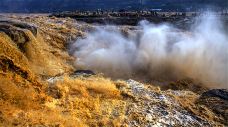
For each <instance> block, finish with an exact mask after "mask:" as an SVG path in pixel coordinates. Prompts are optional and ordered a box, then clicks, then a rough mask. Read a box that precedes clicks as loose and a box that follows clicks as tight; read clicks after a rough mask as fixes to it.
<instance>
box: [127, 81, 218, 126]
mask: <svg viewBox="0 0 228 127" xmlns="http://www.w3.org/2000/svg"><path fill="white" fill-rule="evenodd" d="M126 83H127V85H126V88H125V89H123V92H124V93H125V94H128V95H132V96H133V97H134V98H135V99H134V100H131V101H130V102H128V103H129V107H128V110H127V113H126V114H127V117H128V118H129V119H128V125H129V126H145V127H148V126H208V127H210V126H215V125H216V123H214V122H212V121H209V120H207V119H204V118H202V117H200V116H197V115H196V114H193V113H192V112H191V111H189V110H186V109H185V108H184V107H183V106H182V105H181V104H180V103H179V102H178V101H177V100H176V99H175V98H174V97H173V96H171V95H170V94H168V92H166V91H155V90H151V89H149V88H148V86H147V85H145V84H142V83H139V82H137V81H134V80H128V81H126ZM175 92H176V93H178V95H179V96H185V95H184V92H181V91H175ZM191 93H192V92H190V91H189V94H191ZM132 101H133V102H132Z"/></svg>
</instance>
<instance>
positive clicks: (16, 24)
mask: <svg viewBox="0 0 228 127" xmlns="http://www.w3.org/2000/svg"><path fill="white" fill-rule="evenodd" d="M0 24H10V25H12V26H14V27H18V28H21V29H27V30H30V31H31V32H32V33H33V35H34V36H36V35H37V32H38V29H37V28H36V27H35V26H33V25H31V24H27V23H23V22H16V21H7V20H2V21H1V20H0Z"/></svg>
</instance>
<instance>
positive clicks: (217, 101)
mask: <svg viewBox="0 0 228 127" xmlns="http://www.w3.org/2000/svg"><path fill="white" fill-rule="evenodd" d="M198 103H199V104H202V105H205V106H207V107H208V108H210V109H211V110H212V111H214V112H215V113H216V114H218V115H220V116H222V117H223V118H224V120H223V122H224V124H225V125H228V91H227V90H226V89H213V90H209V91H207V92H204V93H203V94H202V95H201V96H200V98H199V100H198Z"/></svg>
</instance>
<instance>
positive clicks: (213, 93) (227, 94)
mask: <svg viewBox="0 0 228 127" xmlns="http://www.w3.org/2000/svg"><path fill="white" fill-rule="evenodd" d="M208 97H217V98H220V99H223V100H226V101H227V100H228V90H226V89H213V90H209V91H207V92H204V93H203V94H202V95H201V98H208Z"/></svg>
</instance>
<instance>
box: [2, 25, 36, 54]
mask: <svg viewBox="0 0 228 127" xmlns="http://www.w3.org/2000/svg"><path fill="white" fill-rule="evenodd" d="M26 30H30V31H31V32H32V33H33V35H34V36H36V35H37V29H36V27H34V26H31V25H29V24H26V23H22V22H14V21H0V32H3V33H5V34H6V35H8V36H9V37H10V38H11V40H12V41H13V42H14V43H16V45H17V46H18V48H19V49H20V50H21V51H23V52H25V45H26V43H27V42H29V37H28V35H27V34H26Z"/></svg>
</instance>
